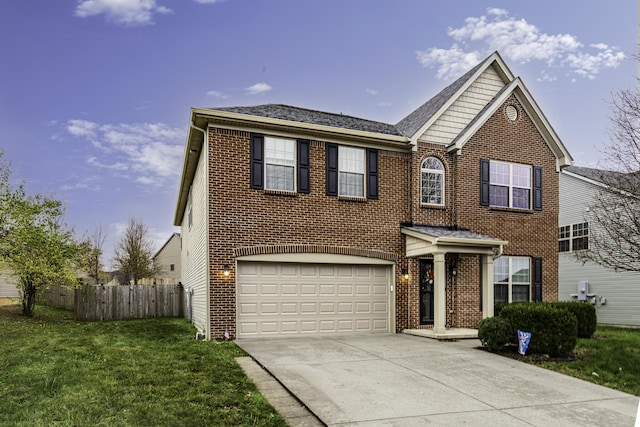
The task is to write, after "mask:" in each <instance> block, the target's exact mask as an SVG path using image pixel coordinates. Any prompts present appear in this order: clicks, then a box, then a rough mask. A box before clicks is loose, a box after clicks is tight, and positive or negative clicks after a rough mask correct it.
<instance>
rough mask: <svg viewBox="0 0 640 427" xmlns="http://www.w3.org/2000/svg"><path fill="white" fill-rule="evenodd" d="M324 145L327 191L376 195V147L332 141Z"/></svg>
mask: <svg viewBox="0 0 640 427" xmlns="http://www.w3.org/2000/svg"><path fill="white" fill-rule="evenodd" d="M325 147H326V194H327V196H339V197H346V198H358V199H365V198H366V199H374V200H375V199H378V150H376V149H373V148H357V147H350V146H343V145H338V144H334V143H327V144H325Z"/></svg>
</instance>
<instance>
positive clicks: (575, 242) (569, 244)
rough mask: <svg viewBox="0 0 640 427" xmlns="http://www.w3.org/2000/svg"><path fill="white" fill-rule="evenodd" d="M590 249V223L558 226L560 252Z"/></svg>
mask: <svg viewBox="0 0 640 427" xmlns="http://www.w3.org/2000/svg"><path fill="white" fill-rule="evenodd" d="M582 249H589V223H588V222H581V223H579V224H572V225H564V226H562V227H559V228H558V252H573V251H579V250H582Z"/></svg>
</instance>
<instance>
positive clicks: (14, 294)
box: [0, 268, 20, 300]
mask: <svg viewBox="0 0 640 427" xmlns="http://www.w3.org/2000/svg"><path fill="white" fill-rule="evenodd" d="M16 298H20V290H19V289H18V287H17V282H16V278H15V277H13V276H12V275H11V274H10V273H9V270H7V269H6V268H5V269H1V268H0V300H10V299H16Z"/></svg>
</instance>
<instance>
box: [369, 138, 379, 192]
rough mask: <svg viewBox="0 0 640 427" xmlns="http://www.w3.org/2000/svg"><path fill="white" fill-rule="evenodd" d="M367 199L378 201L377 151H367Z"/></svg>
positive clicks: (370, 149)
mask: <svg viewBox="0 0 640 427" xmlns="http://www.w3.org/2000/svg"><path fill="white" fill-rule="evenodd" d="M367 198H369V199H375V200H377V199H378V150H374V149H372V148H369V149H367Z"/></svg>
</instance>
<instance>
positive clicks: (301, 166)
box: [298, 139, 311, 194]
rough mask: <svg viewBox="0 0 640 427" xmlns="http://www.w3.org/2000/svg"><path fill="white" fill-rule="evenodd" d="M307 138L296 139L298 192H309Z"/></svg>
mask: <svg viewBox="0 0 640 427" xmlns="http://www.w3.org/2000/svg"><path fill="white" fill-rule="evenodd" d="M309 170H310V163H309V140H307V139H299V140H298V193H304V194H309V193H310V192H311V180H310V178H311V177H310V171H309Z"/></svg>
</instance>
